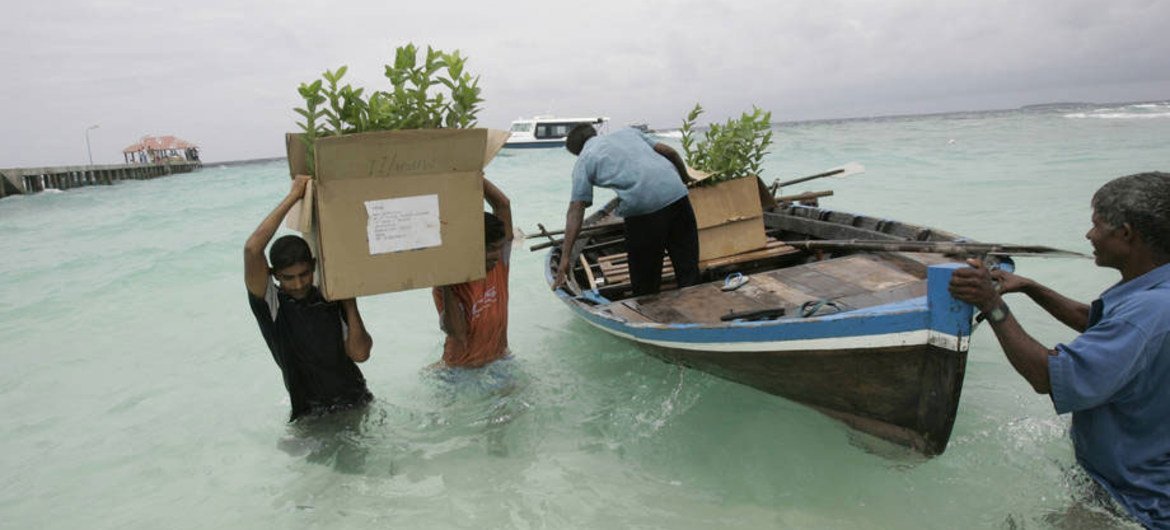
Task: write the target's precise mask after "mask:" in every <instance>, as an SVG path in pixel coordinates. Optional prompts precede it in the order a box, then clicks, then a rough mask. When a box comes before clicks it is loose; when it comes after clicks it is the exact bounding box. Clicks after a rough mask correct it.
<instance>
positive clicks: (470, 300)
mask: <svg viewBox="0 0 1170 530" xmlns="http://www.w3.org/2000/svg"><path fill="white" fill-rule="evenodd" d="M483 197H484V199H485V200H487V202H488V205H490V206H491V208H492V213H488V212H484V213H483V240H484V270H486V271H487V275H486V276H485V277H484V278H482V279H479V280H472V281H470V282H464V283H457V284H453V285H443V286H440V287H435V288H434V289H433V291H432V295H433V296H434V298H435V309H437V310H438V311H439V327H440V328H441V329H442V330H443V332H444V333H446V334H447V340H446V342H445V343H444V344H443V361H442V362H443V364H444V365H446V366H448V367H456V368H479V367H481V366H484V365H487V364H489V363H491V362H493V361H496V360H499V359H502V358H504V357H506V356H507V355H508V270H509V262H510V261H511V255H512V245H511V243H512V205H511V203H510V201H509V200H508V196H507V195H504V192H502V191H500V189H499V188H497V187H496V186H495V184H492V183H491V181H489V180H487V179H484V181H483Z"/></svg>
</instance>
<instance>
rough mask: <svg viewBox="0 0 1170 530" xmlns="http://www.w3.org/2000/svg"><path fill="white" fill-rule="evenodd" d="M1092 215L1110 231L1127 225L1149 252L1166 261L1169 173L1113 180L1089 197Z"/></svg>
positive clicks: (1169, 222) (1169, 234)
mask: <svg viewBox="0 0 1170 530" xmlns="http://www.w3.org/2000/svg"><path fill="white" fill-rule="evenodd" d="M1093 211H1094V212H1096V213H1097V217H1099V218H1100V219H1101V221H1102V222H1104V223H1105V224H1107V225H1109V226H1112V227H1114V228H1116V227H1119V226H1121V225H1123V224H1125V223H1129V225H1130V226H1132V227H1133V229H1134V230H1135V231H1137V233H1138V234H1141V236H1142V241H1144V242H1145V243H1146V244H1147V245H1149V247H1150V250H1152V251H1154V253H1155V254H1157V255H1160V256H1161V257H1162V258H1163V259H1166V258H1168V257H1170V173H1162V172H1160V171H1156V172H1150V173H1138V174H1135V175H1127V176H1124V177H1118V178H1115V179H1113V180H1111V181H1109V182H1107V183H1105V185H1104V186H1101V189H1099V190H1097V193H1094V194H1093Z"/></svg>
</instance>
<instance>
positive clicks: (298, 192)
mask: <svg viewBox="0 0 1170 530" xmlns="http://www.w3.org/2000/svg"><path fill="white" fill-rule="evenodd" d="M312 180H313V177H310V176H308V175H297V176H296V178H294V179H293V181H292V188H290V189H289V190H288V196H289V197H290V198H292V199H294V200H295V199H300V198H302V197H304V196H305V190H306V189H308V188H309V182H310V181H312Z"/></svg>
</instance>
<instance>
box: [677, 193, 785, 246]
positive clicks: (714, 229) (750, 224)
mask: <svg viewBox="0 0 1170 530" xmlns="http://www.w3.org/2000/svg"><path fill="white" fill-rule="evenodd" d="M692 177H697V178H698V180H702V179H703V178H704V177H705V175H703V174H701V173H699V174H692ZM761 186H762V184H761V183H760V179H759V178H757V177H743V178H737V179H732V180H727V181H723V182H720V183H719V184H715V185H713V186H701V187H694V188H691V189H690V192H689V195H690V200H691V207H693V208H694V210H695V221H696V222H697V223H698V225H699V261H707V260H710V259H714V258H721V257H724V256H731V255H734V254H739V253H742V252H747V251H751V250H756V249H760V248H763V247H764V246H765V245H766V244H767V235H766V234H765V233H764V212H763V207H762V205H761V201H762V200H763V195H761V193H762V192H761V191H760V190H761ZM763 193H764V194H766V195H769V197H770V194H767V193H766V190H765V192H763Z"/></svg>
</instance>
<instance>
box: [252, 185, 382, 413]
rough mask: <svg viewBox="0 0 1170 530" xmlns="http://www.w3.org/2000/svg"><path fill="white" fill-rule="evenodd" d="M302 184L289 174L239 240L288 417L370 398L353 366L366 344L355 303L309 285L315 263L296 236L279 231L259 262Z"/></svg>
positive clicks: (353, 404)
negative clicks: (271, 205) (286, 185)
mask: <svg viewBox="0 0 1170 530" xmlns="http://www.w3.org/2000/svg"><path fill="white" fill-rule="evenodd" d="M308 183H309V177H306V176H298V177H297V178H296V179H294V180H293V183H292V189H291V190H290V191H289V192H288V196H286V197H285V198H284V200H282V201H281V202H280V204H279V205H277V206H276V209H274V210H272V213H269V214H268V217H265V218H264V220H263V221H261V222H260V226H258V227H256V231H255V232H253V233H252V236H251V237H249V238H248V242H247V243H245V244H244V284H245V286H247V288H248V303H249V304H250V305H251V306H252V313H253V314H254V315H255V316H256V323H257V324H259V326H260V334H261V335H263V336H264V341H265V342H267V343H268V349H269V350H271V351H272V358H273V359H274V360H275V361H276V365H277V366H278V367H280V372H281V374H283V376H284V387H285V389H286V390H288V397H289V401H290V402H291V403H292V414H291V415H290V416H289V421H294V420H297V419H299V418H302V417H305V416H317V415H322V414H327V413H331V412H336V411H339V410H347V409H353V408H357V407H361V406H364V405H365V404H367V403H369V402H370V400H371V399H373V395H371V394H370V391H369V390H367V389H366V380H365V378H364V377H362V372H361V370H359V369H358V367H357V364H355V363H360V362H364V361H365V360H366V359H369V358H370V348H371V347H372V346H373V340H372V339H371V338H370V335H369V333H367V332H366V327H365V325H364V324H363V323H362V317H361V314H360V313H358V307H357V302H356V301H355V300H353V299H349V300H342V301H340V302H329V301H326V300H325V299H324V298H323V297H322V296H321V292H320V291H319V290H317V287H316V286H315V285H313V271H314V270H315V269H316V265H317V262H316V260H314V259H313V255H312V253H311V252H310V251H309V245H308V243H306V242H305V240H304V239H301V238H300V237H297V236H293V235H289V236H284V237H281V238H279V239H277V240H276V242H275V243H273V244H272V248H271V249H270V250H269V251H268V259H269V260H270V261H271V262H272V266H271V267H269V262H268V261H266V260H265V259H264V247H266V246H268V241H269V240H271V239H272V236H273V235H274V234H275V233H276V229H277V228H278V227H279V226H280V222H281V220H282V219H284V216H285V214H287V213H288V211H289V209H291V208H292V207H293V205H294V204H296V202H297V201H298V200H299V199H300V198H301V197H303V196H304V194H305V188H306V186H307V185H308ZM273 278H275V279H276V283H273V281H272V280H273Z"/></svg>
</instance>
